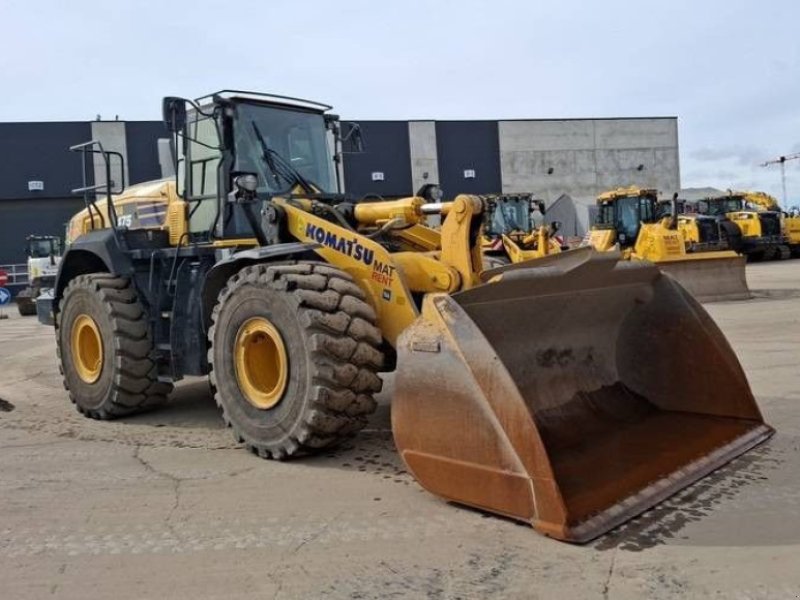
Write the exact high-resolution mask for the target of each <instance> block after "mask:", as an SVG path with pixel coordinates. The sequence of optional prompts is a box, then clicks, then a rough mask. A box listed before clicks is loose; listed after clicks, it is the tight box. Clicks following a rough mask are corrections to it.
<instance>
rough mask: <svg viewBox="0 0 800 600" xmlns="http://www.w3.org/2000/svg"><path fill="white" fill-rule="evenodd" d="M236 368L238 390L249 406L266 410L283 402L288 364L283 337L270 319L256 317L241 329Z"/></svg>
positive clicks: (235, 359)
mask: <svg viewBox="0 0 800 600" xmlns="http://www.w3.org/2000/svg"><path fill="white" fill-rule="evenodd" d="M234 365H235V369H236V381H237V383H238V384H239V389H240V390H241V391H242V394H243V395H244V397H245V399H246V400H247V401H248V402H249V403H250V404H252V405H253V406H255V407H256V408H258V409H261V410H266V409H269V408H272V407H274V406H275V405H276V404H278V402H280V400H281V397H282V396H283V392H284V391H285V390H286V381H287V376H288V371H289V361H288V359H287V356H286V346H285V345H284V343H283V338H282V337H281V334H280V333H279V332H278V330H277V329H276V328H275V326H274V325H273V324H272V323H270V322H269V321H268V320H267V319H265V318H263V317H253V318H252V319H248V320H247V321H245V322H244V323H242V325H241V327H239V331H238V332H237V334H236V341H235V342H234Z"/></svg>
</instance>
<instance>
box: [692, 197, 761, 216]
mask: <svg viewBox="0 0 800 600" xmlns="http://www.w3.org/2000/svg"><path fill="white" fill-rule="evenodd" d="M697 210H698V212H700V213H701V214H704V215H711V216H713V217H721V216H725V215H726V214H727V213H732V212H739V211H743V210H748V207H747V203H746V202H745V201H744V198H742V197H741V196H725V197H723V198H707V199H705V200H700V201H699V202H698V203H697Z"/></svg>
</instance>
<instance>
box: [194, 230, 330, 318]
mask: <svg viewBox="0 0 800 600" xmlns="http://www.w3.org/2000/svg"><path fill="white" fill-rule="evenodd" d="M319 247H320V245H319V244H310V243H306V242H289V243H285V244H272V245H270V246H261V247H259V248H251V249H249V250H242V251H241V252H236V253H234V254H231V255H230V256H229V257H227V258H225V259H223V260H221V261H219V262H218V263H217V264H215V265H214V266H213V267H211V269H210V270H209V271H208V273H206V277H205V281H204V282H203V292H202V295H201V298H202V302H203V320H204V322H205V324H206V327H208V326H209V325H210V324H211V311H212V310H213V309H214V305H215V304H216V303H217V296H218V295H219V292H220V290H222V288H223V286H224V285H225V283H226V282H227V281H228V279H229V278H230V277H231V275H233V274H234V273H236V272H237V271H240V270H241V269H243V268H244V267H247V266H250V265H255V264H258V263H265V262H272V261H274V260H276V259H282V258H288V257H290V256H295V257H297V256H299V255H302V254H305V253H307V252H309V251H311V250H314V249H315V248H319Z"/></svg>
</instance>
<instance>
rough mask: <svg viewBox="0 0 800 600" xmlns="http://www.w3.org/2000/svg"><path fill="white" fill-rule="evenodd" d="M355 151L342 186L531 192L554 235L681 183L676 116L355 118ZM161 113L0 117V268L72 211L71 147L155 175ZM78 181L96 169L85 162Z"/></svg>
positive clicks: (133, 179) (75, 173)
mask: <svg viewBox="0 0 800 600" xmlns="http://www.w3.org/2000/svg"><path fill="white" fill-rule="evenodd" d="M354 122H357V123H359V125H360V127H361V131H362V138H363V140H364V145H363V146H364V147H363V151H362V152H353V151H352V150H353V148H348V147H347V146H346V147H345V155H344V172H345V187H346V190H347V191H348V192H349V193H351V194H353V195H354V196H356V197H362V196H364V195H367V194H377V195H379V196H403V195H410V194H412V193H413V192H414V191H415V190H416V189H418V188H419V187H420V186H421V185H422V184H424V183H438V184H440V185H441V186H442V188H443V190H444V192H445V197H447V198H449V197H452V196H454V195H455V194H457V193H461V192H465V193H479V194H483V193H494V192H500V191H502V192H533V193H535V194H537V195H538V196H539V197H541V198H543V199H544V200H545V201H546V202H547V204H548V206H549V210H550V212H551V219H555V220H559V221H561V222H562V223H563V224H564V234H565V235H582V234H583V233H584V232H585V230H586V228H587V226H588V223H589V221H590V218H591V212H590V208H591V206H592V204H593V202H594V198H595V197H596V196H597V194H599V193H601V192H603V191H605V190H607V189H609V188H613V187H617V186H623V185H625V186H626V185H632V184H634V185H640V186H646V187H654V188H657V189H659V190H677V189H679V188H680V168H679V159H678V123H677V118H676V117H653V118H618V119H561V120H550V119H547V120H542V119H520V120H506V121H490V120H481V121H433V120H431V121H354ZM165 137H167V134H166V131H165V129H164V127H163V125H162V123H161V122H160V121H128V122H124V121H91V122H50V123H0V153H2V155H3V161H2V162H0V265H13V264H21V263H23V262H24V260H25V256H24V240H25V236H26V235H28V234H50V235H63V232H64V225H65V224H66V222H67V220H68V219H69V217H70V216H71V215H72V214H74V213H75V212H76V211H78V210H79V209H80V208H82V200H81V198H79V197H77V196H75V195H74V194H72V193H71V190H72V189H73V188H76V187H80V185H81V183H82V175H81V160H80V157H79V156H78V155H76V154H74V153H70V152H68V150H67V149H68V148H69V146H71V145H74V144H77V143H80V142H83V141H87V140H90V139H96V140H100V141H102V142H103V144H104V146H105V147H106V149H109V150H114V151H117V152H120V153H121V154H122V155H123V156H124V157H125V178H126V183H127V184H128V185H131V184H135V183H139V182H142V181H147V180H151V179H157V178H159V177H160V176H161V173H162V170H161V166H160V163H159V153H158V139H160V138H165ZM90 171H91V172H90V173H88V176H89V183H91V182H93V181H95V180H98V179H99V178H100V177H101V176H102V174H101V172H102V169H101V168H100V165H99V164H96V165H95V166H94V169H93V170H91V169H90Z"/></svg>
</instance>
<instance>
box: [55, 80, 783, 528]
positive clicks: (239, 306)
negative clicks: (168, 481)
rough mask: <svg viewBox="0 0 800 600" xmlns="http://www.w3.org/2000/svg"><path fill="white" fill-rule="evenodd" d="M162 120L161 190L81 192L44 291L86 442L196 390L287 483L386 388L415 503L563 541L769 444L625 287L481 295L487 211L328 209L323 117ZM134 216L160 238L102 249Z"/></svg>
mask: <svg viewBox="0 0 800 600" xmlns="http://www.w3.org/2000/svg"><path fill="white" fill-rule="evenodd" d="M163 106H164V121H165V124H166V126H167V127H168V129H169V131H171V132H173V134H174V135H175V136H176V142H177V143H176V144H175V148H177V149H179V150H180V154H179V155H177V156H175V160H176V162H181V161H182V165H183V166H184V168H182V169H176V172H177V173H178V176H177V185H175V184H173V183H172V182H165V181H162V182H154V183H153V184H152V185H151V186H149V187H148V186H140V187H136V188H132V189H130V190H128V191H127V192H123V193H121V194H118V195H117V196H116V198H114V197H113V196H112V194H111V193H110V192H111V190H107V191H108V193H107V195H106V201H105V205H106V206H105V209H104V210H103V211H100V209H99V208H98V207H97V206H96V201H95V200H94V194H95V193H96V192H97V191H98V189H97V186H91V185H85V186H84V187H83V188H81V191H84V192H85V193H87V204H88V210H90V211H91V212H92V214H91V215H88V222H89V224H90V230H89V231H87V232H86V233H83V234H81V235H78V236H77V237H74V238H73V239H71V240H70V244H69V246H68V248H67V251H66V254H65V255H64V258H63V260H62V263H61V269H60V271H59V275H58V279H57V282H56V290H55V298H54V307H55V313H56V314H55V316H56V341H57V348H58V353H59V360H60V363H61V369H62V372H63V376H64V383H65V385H66V387H67V389H68V392H69V397H70V399H71V401H72V402H73V403H74V404H75V405H76V407H77V409H78V410H79V411H80V412H81V413H83V414H84V415H86V416H87V417H90V418H97V419H110V418H114V417H119V416H124V415H130V414H133V413H135V412H138V411H141V410H147V409H151V408H153V407H154V406H156V405H158V404H159V403H161V402H163V401H165V399H166V397H167V394H169V392H170V390H171V389H172V383H173V382H174V381H176V380H178V379H180V378H182V377H184V376H186V375H208V376H209V379H210V382H211V385H212V389H213V391H214V396H215V399H216V402H217V404H218V406H219V407H220V409H221V412H222V417H223V419H224V421H225V423H226V424H227V425H229V426H230V427H231V428H232V431H233V434H234V436H235V437H236V439H237V440H239V441H240V442H241V443H242V444H244V445H245V446H246V447H247V448H248V449H249V450H251V451H252V452H254V453H256V454H258V455H259V456H262V457H264V458H272V459H287V458H290V457H297V456H302V455H307V454H312V453H314V452H316V451H318V450H320V449H322V448H328V447H331V446H333V445H335V444H337V443H339V442H341V441H342V440H344V439H347V438H349V437H350V436H352V435H354V434H355V433H356V432H358V431H359V430H360V429H362V428H363V427H364V426H365V425H366V424H367V417H368V416H369V414H370V413H372V412H373V411H374V410H375V407H376V403H375V400H374V398H373V395H374V394H375V393H377V392H378V391H379V390H380V389H381V385H382V381H381V379H380V378H379V376H378V373H379V372H381V371H389V370H396V377H395V389H394V394H393V397H392V430H393V433H394V437H395V443H396V446H397V449H398V451H399V452H400V455H401V456H402V458H403V460H404V461H405V463H406V465H407V466H408V468H409V470H410V472H411V473H413V475H414V477H415V478H416V479H417V480H418V481H419V482H420V484H421V485H423V486H424V487H425V488H427V489H428V490H430V491H432V492H433V493H435V494H437V495H439V496H441V497H443V498H446V499H449V500H452V501H455V502H459V503H462V504H466V505H470V506H474V507H478V508H480V509H483V510H487V511H491V512H494V513H498V514H502V515H506V516H509V517H512V518H515V519H518V520H521V521H524V522H527V523H530V524H531V525H533V526H534V527H535V528H536V529H537V530H538V531H541V532H543V533H545V534H547V535H550V536H552V537H555V538H558V539H562V540H569V541H576V542H582V541H587V540H589V539H591V538H593V537H596V536H597V535H599V534H601V533H603V532H605V531H607V530H608V529H610V528H611V527H614V526H615V525H617V524H619V523H621V522H623V521H625V520H626V519H628V518H630V517H632V516H634V515H636V514H638V513H640V512H642V511H644V510H646V509H647V508H649V507H651V506H653V505H654V504H655V503H657V502H659V501H661V500H662V499H664V498H666V497H667V496H669V495H670V494H672V493H674V492H676V491H678V490H680V489H682V488H684V487H685V486H687V485H689V484H691V483H692V482H694V481H696V480H697V479H699V478H701V477H703V476H705V475H706V474H708V473H709V472H711V471H712V470H714V469H716V468H718V467H719V466H721V465H722V464H724V463H726V462H727V461H729V460H731V459H732V458H734V457H736V456H738V455H740V454H742V453H743V452H746V451H747V450H749V449H750V448H752V447H754V446H755V445H757V444H759V443H761V442H762V441H764V440H765V439H767V438H768V437H769V436H770V435H771V434H772V433H773V430H772V429H771V428H770V427H769V426H767V425H766V424H765V423H764V421H763V418H762V416H761V414H760V412H759V410H758V407H757V405H756V402H755V399H754V398H753V396H752V394H751V392H750V388H749V386H748V383H747V379H746V378H745V375H744V372H743V371H742V369H741V367H740V365H739V363H738V361H737V359H736V356H735V355H734V354H733V351H732V350H731V348H730V346H729V345H728V344H727V342H726V341H725V338H724V336H723V335H722V333H721V332H720V331H719V329H718V328H717V327H716V325H715V324H714V323H713V321H712V320H711V318H710V317H709V316H708V314H707V313H706V312H705V310H704V309H703V308H702V306H701V305H700V304H698V303H697V301H696V300H695V299H694V298H693V297H692V296H691V295H690V294H688V293H687V292H686V291H685V290H684V289H683V288H682V287H681V286H680V285H679V284H678V283H676V282H675V281H674V280H672V279H671V278H669V277H665V276H663V275H662V274H661V273H660V272H659V271H658V269H656V268H655V267H654V266H653V265H651V264H649V263H648V262H645V261H639V262H636V263H634V262H632V261H629V262H624V261H623V262H620V261H619V260H618V259H619V258H620V256H619V253H616V252H603V253H599V252H596V251H594V250H593V249H591V248H583V249H580V250H576V251H573V252H563V253H560V254H556V255H552V256H548V257H544V258H541V259H539V260H536V261H523V262H520V263H516V264H511V265H507V266H505V267H501V268H498V269H491V270H489V271H485V270H484V268H483V262H482V259H483V256H482V251H481V244H482V227H483V223H484V215H485V213H486V212H487V210H489V208H490V204H491V201H490V200H487V199H485V198H481V197H478V196H473V195H459V196H457V197H456V198H455V200H454V201H453V202H452V203H448V204H447V205H446V206H444V205H433V206H432V205H430V204H429V203H426V202H425V201H424V200H423V199H422V198H419V197H410V198H402V199H398V200H395V201H390V202H374V203H360V204H352V203H350V202H348V201H347V198H345V197H343V196H342V195H341V194H340V193H338V191H337V190H338V187H337V183H336V176H335V166H336V164H337V163H338V159H339V158H340V157H339V156H338V155H337V154H336V153H332V152H331V149H333V148H338V147H341V132H340V131H339V127H340V125H339V123H338V120H337V119H336V118H335V117H333V116H332V115H328V114H327V111H328V110H329V109H330V107H328V106H326V105H321V104H318V103H315V102H311V101H306V100H298V99H295V98H284V97H279V96H270V95H264V94H256V93H246V92H234V91H229V92H226V91H223V92H218V93H216V94H213V95H211V96H208V97H205V98H202V99H198V100H196V101H190V100H186V99H182V98H174V97H169V98H165V99H164V105H163ZM79 148H80V150H81V151H83V152H85V154H84V159H85V160H93V159H94V158H96V157H97V156H96V155H97V154H98V153H99V154H100V155H101V156H102V157H104V160H106V165H107V171H108V170H109V167H108V165H109V160H108V155H109V153H107V152H105V151H104V150H102V148H100V147H98V145H97V144H96V143H91V144H84V145H82V146H80V147H79ZM111 180H112V178H111V177H110V176H107V177H106V181H111ZM118 191H119V190H118ZM135 199H138V200H139V201H142V202H151V201H152V202H156V204H163V205H165V209H164V207H162V206H157V207H156V208H157V210H156V209H154V212H156V213H164V214H163V215H161V217H159V218H158V219H157V220H156V221H155V222H153V223H152V224H150V225H149V226H146V225H143V224H142V223H141V221H139V222H134V221H133V220H131V222H130V224H127V225H126V224H125V223H124V222H123V219H122V217H123V216H124V214H125V213H124V212H123V207H125V206H128V205H129V204H130V203H132V202H133V201H134V200H135ZM118 206H119V207H120V214H117V211H116V207H118ZM429 212H440V213H441V212H445V213H446V215H445V216H444V220H443V223H442V226H441V229H440V230H436V229H433V228H431V227H428V226H427V225H426V224H425V223H426V220H425V219H426V215H427V214H428V213H429ZM103 215H105V221H104V222H105V225H103V224H102V223H100V221H101V220H102V219H101V217H102V216H103ZM86 216H87V215H84V216H83V217H81V219H83V218H84V217H86ZM95 219H96V220H97V223H96V222H95ZM132 219H133V217H132ZM85 222H86V221H85V220H83V221H81V223H85ZM92 225H94V227H92ZM81 226H82V225H79V224H77V222H76V227H81ZM76 231H77V230H76ZM697 363H702V364H703V365H704V368H703V373H702V376H701V377H698V376H697V374H696V372H694V371H693V369H691V368H690V367H691V365H694V364H697Z"/></svg>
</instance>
